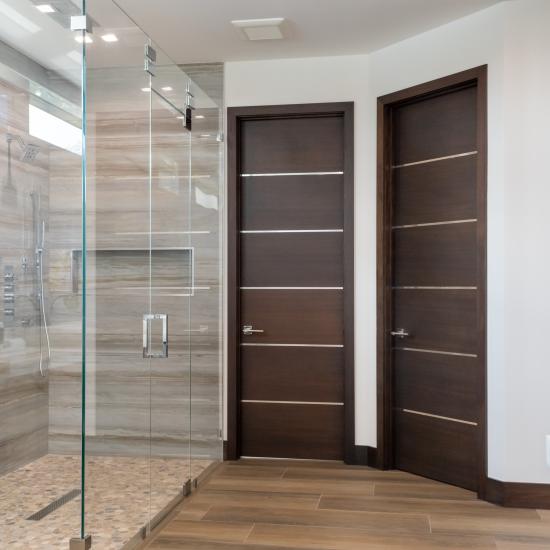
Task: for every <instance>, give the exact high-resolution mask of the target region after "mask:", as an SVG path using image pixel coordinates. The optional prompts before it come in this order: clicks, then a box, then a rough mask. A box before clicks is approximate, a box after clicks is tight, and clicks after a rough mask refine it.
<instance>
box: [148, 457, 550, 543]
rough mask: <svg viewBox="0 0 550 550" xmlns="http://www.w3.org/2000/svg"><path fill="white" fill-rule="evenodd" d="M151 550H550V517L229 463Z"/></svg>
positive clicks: (284, 468)
mask: <svg viewBox="0 0 550 550" xmlns="http://www.w3.org/2000/svg"><path fill="white" fill-rule="evenodd" d="M146 548H148V549H149V550H174V549H178V550H241V549H242V550H300V549H302V550H305V549H308V550H549V549H550V512H547V511H543V510H523V509H513V508H501V507H499V506H494V505H492V504H489V503H487V502H482V501H480V500H477V498H476V495H475V494H474V493H471V492H469V491H465V490H463V489H459V488H457V487H452V486H450V485H444V484H443V483H438V482H436V481H431V480H429V479H424V478H421V477H418V476H414V475H411V474H407V473H405V472H399V471H379V470H373V469H370V468H367V467H357V466H345V465H343V464H341V463H340V464H339V463H337V462H324V463H323V462H301V461H284V460H276V461H275V460H274V461H269V460H240V461H238V462H228V463H224V464H223V465H222V466H220V467H219V468H217V469H216V470H215V472H214V473H213V474H212V475H211V476H210V477H209V478H208V480H207V481H206V482H205V483H204V484H203V485H202V487H201V488H200V489H199V490H198V491H197V492H195V493H194V494H193V495H192V496H191V497H190V498H189V499H185V500H184V501H183V502H182V503H181V504H180V505H179V506H178V508H177V510H176V511H175V512H174V513H173V514H172V515H171V517H170V518H168V519H167V521H166V522H165V524H164V525H163V526H162V527H161V528H160V529H159V530H158V532H157V533H155V534H154V536H153V537H152V538H151V540H150V541H149V543H148V544H147V546H146Z"/></svg>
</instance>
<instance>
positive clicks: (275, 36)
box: [231, 17, 285, 40]
mask: <svg viewBox="0 0 550 550" xmlns="http://www.w3.org/2000/svg"><path fill="white" fill-rule="evenodd" d="M284 21H285V19H284V17H273V18H271V19H241V20H238V21H231V24H232V25H233V26H235V27H237V29H239V31H240V32H241V34H242V36H243V38H244V39H245V40H281V39H282V38H284V35H283V30H282V28H281V27H282V25H283V23H284Z"/></svg>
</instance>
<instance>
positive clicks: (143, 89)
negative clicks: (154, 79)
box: [141, 88, 151, 92]
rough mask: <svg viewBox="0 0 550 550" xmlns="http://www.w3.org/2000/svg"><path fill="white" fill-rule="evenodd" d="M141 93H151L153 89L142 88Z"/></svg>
mask: <svg viewBox="0 0 550 550" xmlns="http://www.w3.org/2000/svg"><path fill="white" fill-rule="evenodd" d="M141 91H142V92H150V91H151V88H141Z"/></svg>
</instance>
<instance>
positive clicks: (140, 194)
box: [75, 1, 151, 549]
mask: <svg viewBox="0 0 550 550" xmlns="http://www.w3.org/2000/svg"><path fill="white" fill-rule="evenodd" d="M88 16H89V17H90V18H91V19H92V20H93V21H94V28H93V32H92V33H91V34H90V35H89V38H90V39H91V40H92V41H93V42H90V43H88V44H87V54H88V55H87V65H88V68H87V127H88V137H87V170H86V175H87V203H86V238H87V246H86V250H85V256H86V261H87V271H86V284H87V286H86V300H87V310H86V332H87V338H86V350H85V353H86V374H85V381H86V406H85V415H86V424H85V426H86V438H85V461H84V465H85V471H84V473H85V480H86V482H85V495H86V498H85V515H84V520H85V521H84V525H85V529H84V532H85V534H90V535H91V536H92V544H93V547H97V548H102V549H111V548H112V549H117V548H121V547H122V546H123V545H124V544H125V543H127V542H129V540H130V539H132V538H133V537H134V536H137V537H138V538H139V532H140V530H141V529H142V528H143V527H144V526H145V525H146V524H147V523H148V520H149V505H148V503H149V499H150V433H151V414H150V412H151V397H150V396H151V376H150V361H149V359H148V358H144V356H143V343H142V325H143V316H144V314H146V313H148V312H149V311H150V115H151V111H150V108H151V93H150V86H151V82H150V75H149V74H148V73H147V72H146V71H144V66H143V63H144V49H145V46H146V45H147V44H148V43H149V40H148V38H147V37H146V35H145V34H144V33H143V32H141V30H140V29H139V28H138V27H136V25H135V24H134V23H133V22H132V21H131V20H130V19H129V18H128V17H127V16H125V15H124V14H123V13H122V12H120V11H119V10H118V8H117V7H116V6H115V4H113V3H112V2H110V1H109V2H105V1H89V2H88ZM105 34H112V35H114V36H115V37H116V39H117V40H116V41H111V42H107V41H105V40H102V39H101V37H102V36H104V35H105ZM78 261H81V260H80V258H78V257H77V258H76V259H75V269H79V264H78Z"/></svg>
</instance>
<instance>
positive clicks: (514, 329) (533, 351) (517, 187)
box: [225, 0, 550, 482]
mask: <svg viewBox="0 0 550 550" xmlns="http://www.w3.org/2000/svg"><path fill="white" fill-rule="evenodd" d="M548 21H550V1H548V0H514V1H507V2H503V3H501V4H497V5H496V6H494V7H491V8H489V9H486V10H484V11H481V12H478V13H476V14H474V15H471V16H468V17H466V18H463V19H460V20H458V21H455V22H453V23H451V24H448V25H445V26H443V27H439V28H438V29H435V30H432V31H429V32H427V33H424V34H422V35H418V36H416V37H414V38H411V39H408V40H406V41H404V42H400V43H398V44H395V45H393V46H391V47H388V48H385V49H383V50H379V51H378V52H375V53H372V54H370V55H357V56H345V57H325V58H309V59H286V60H270V61H251V62H232V63H227V64H226V72H225V74H226V85H225V90H226V92H225V93H226V105H227V106H243V105H262V104H285V103H313V102H328V101H354V102H355V109H356V115H355V116H356V122H355V128H356V130H355V177H356V181H355V186H356V207H355V208H356V230H355V231H356V235H355V236H356V245H355V247H356V268H355V271H356V273H355V275H356V325H355V327H356V329H355V330H356V350H355V351H356V422H357V424H356V442H357V444H360V445H372V446H376V338H375V336H376V208H375V206H376V98H377V97H378V96H379V95H383V94H386V93H389V92H393V91H396V90H399V89H402V88H406V87H408V86H412V85H414V84H419V83H422V82H425V81H428V80H432V79H434V78H439V77H442V76H445V75H448V74H452V73H454V72H457V71H461V70H464V69H468V68H471V67H475V66H478V65H482V64H485V63H487V64H488V65H489V83H488V87H489V90H488V102H489V126H488V131H489V175H488V193H489V198H488V371H489V381H488V384H489V396H488V407H489V475H490V476H491V477H494V478H496V479H501V480H505V481H526V482H550V467H548V466H547V465H546V462H545V448H544V445H545V435H546V434H550V396H549V393H550V360H549V359H547V357H550V355H549V354H548V351H547V348H548V345H547V342H546V339H547V336H546V332H547V331H548V330H550V285H549V284H548V281H550V252H549V248H550V247H549V246H548V245H547V244H546V238H548V237H550V231H549V230H548V220H550V215H549V213H550V167H549V166H550V165H549V163H548V162H547V156H548V154H549V152H550V137H549V135H550V134H549V132H550V102H549V100H548V97H549V92H548V90H550V70H549V64H548V59H549V58H550V33H549V32H548Z"/></svg>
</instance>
